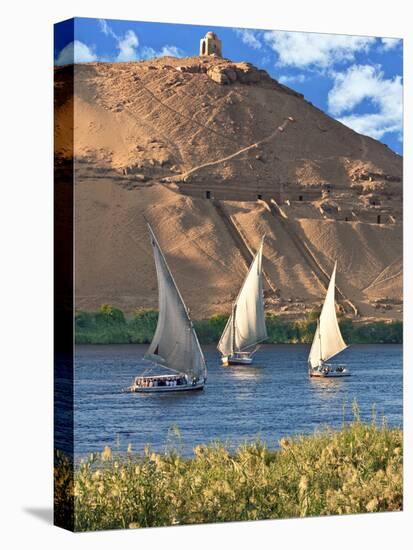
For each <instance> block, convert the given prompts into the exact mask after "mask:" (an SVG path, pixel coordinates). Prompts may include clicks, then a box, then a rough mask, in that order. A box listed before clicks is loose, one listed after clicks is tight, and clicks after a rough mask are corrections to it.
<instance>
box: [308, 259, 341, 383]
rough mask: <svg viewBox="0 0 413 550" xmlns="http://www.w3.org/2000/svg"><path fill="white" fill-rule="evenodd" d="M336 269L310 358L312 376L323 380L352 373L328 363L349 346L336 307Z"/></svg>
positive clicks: (318, 322) (309, 365) (332, 276)
mask: <svg viewBox="0 0 413 550" xmlns="http://www.w3.org/2000/svg"><path fill="white" fill-rule="evenodd" d="M336 269H337V262H336V263H335V265H334V269H333V273H332V274H331V279H330V284H329V285H328V289H327V295H326V298H325V300H324V304H323V307H322V310H321V313H320V317H319V318H318V320H317V329H316V332H315V335H314V340H313V344H312V346H311V350H310V355H309V356H308V370H309V374H310V376H317V377H322V378H326V377H328V378H333V377H334V378H339V377H340V378H341V377H343V376H350V372H349V371H348V369H347V367H346V366H344V365H332V364H330V363H327V361H328V360H329V359H331V358H332V357H334V356H335V355H337V354H339V353H340V352H342V351H343V350H345V349H346V348H347V347H348V346H347V344H346V343H345V342H344V340H343V337H342V336H341V332H340V327H339V325H338V321H337V315H336V305H335V298H334V295H335V288H336Z"/></svg>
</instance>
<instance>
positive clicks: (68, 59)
mask: <svg viewBox="0 0 413 550" xmlns="http://www.w3.org/2000/svg"><path fill="white" fill-rule="evenodd" d="M90 61H97V56H96V54H95V53H94V51H93V49H92V48H90V47H89V46H87V45H86V44H84V43H83V42H80V40H75V41H74V42H70V44H67V46H65V47H64V48H63V49H62V50H61V51H60V53H59V55H58V57H57V59H56V65H69V64H71V63H88V62H90Z"/></svg>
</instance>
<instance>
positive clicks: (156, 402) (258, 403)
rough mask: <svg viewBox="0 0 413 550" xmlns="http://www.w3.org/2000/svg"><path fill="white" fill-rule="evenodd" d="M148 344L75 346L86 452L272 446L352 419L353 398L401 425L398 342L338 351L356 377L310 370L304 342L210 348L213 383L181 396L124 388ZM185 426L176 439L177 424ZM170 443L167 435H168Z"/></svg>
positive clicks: (365, 410)
mask: <svg viewBox="0 0 413 550" xmlns="http://www.w3.org/2000/svg"><path fill="white" fill-rule="evenodd" d="M146 347H147V346H139V345H125V346H77V348H76V366H75V450H76V454H78V455H82V454H85V453H89V452H92V451H101V450H102V449H103V447H104V446H105V445H109V446H112V447H113V448H114V449H118V450H120V451H125V450H126V449H127V447H128V444H129V443H131V444H132V446H133V449H134V450H136V451H141V450H142V449H143V448H144V446H145V445H147V444H149V445H150V446H151V447H152V448H153V449H154V450H156V451H163V450H164V449H165V446H166V445H171V444H175V446H177V447H178V448H180V449H181V451H182V452H183V453H184V454H186V455H190V454H191V452H192V448H193V447H194V446H196V445H199V444H201V443H207V442H209V441H211V440H215V439H220V440H226V441H227V442H228V443H229V444H230V445H237V444H239V443H241V442H243V441H245V440H254V439H256V438H257V437H260V438H261V439H262V440H265V441H266V442H267V444H268V445H269V446H270V447H275V446H276V445H277V441H278V439H279V438H281V437H283V436H288V435H292V434H297V433H312V432H314V430H315V429H317V428H321V427H323V426H324V425H325V424H328V425H330V426H333V427H339V426H341V425H342V423H343V418H344V416H345V418H346V419H347V420H349V419H351V417H352V413H351V403H352V401H353V400H354V399H356V401H357V403H358V406H359V408H360V411H361V415H362V417H363V418H364V419H366V420H368V419H370V418H371V413H372V408H373V407H375V409H376V411H377V418H378V419H379V420H380V419H381V417H382V416H383V415H385V417H386V420H387V422H388V424H390V425H395V426H401V424H402V347H401V346H399V345H363V346H352V347H350V348H349V349H347V350H346V351H345V352H344V353H342V354H341V356H340V361H339V362H340V363H346V364H347V365H348V366H349V367H350V369H351V372H352V376H351V377H350V378H345V379H330V380H326V379H324V380H319V379H316V380H314V379H309V377H308V375H307V355H308V351H309V347H308V346H302V345H267V346H263V347H262V348H261V349H260V350H259V352H258V353H257V355H256V356H255V364H254V365H252V366H236V367H235V366H234V367H221V366H220V364H219V356H218V353H217V352H216V350H215V348H214V347H206V348H205V349H204V351H205V355H206V359H207V363H208V383H207V385H206V387H205V389H204V391H197V392H184V393H175V394H138V393H134V394H131V393H122V391H121V390H122V388H125V387H127V386H128V385H130V383H131V382H132V379H133V378H134V377H135V376H137V375H139V374H142V373H143V372H144V370H145V369H147V367H148V363H147V362H145V361H143V359H142V357H143V354H144V352H145V350H146ZM173 426H177V427H178V428H179V433H180V439H179V438H178V439H177V437H176V436H172V430H171V428H172V427H173ZM168 442H169V443H168Z"/></svg>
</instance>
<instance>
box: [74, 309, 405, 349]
mask: <svg viewBox="0 0 413 550" xmlns="http://www.w3.org/2000/svg"><path fill="white" fill-rule="evenodd" d="M157 319H158V312H157V311H156V310H152V309H148V310H139V311H137V312H136V313H135V315H134V316H133V317H132V318H131V319H126V318H125V315H124V314H123V312H122V311H121V310H119V309H116V308H114V307H112V306H110V305H107V304H106V305H103V306H102V307H101V308H100V310H99V311H98V312H94V313H90V312H83V311H81V312H78V313H77V314H76V318H75V326H76V343H77V344H148V343H149V342H150V341H151V339H152V336H153V334H154V332H155V328H156V322H157ZM227 319H228V316H226V315H214V316H212V317H211V318H209V319H204V320H200V321H195V322H194V325H195V328H196V331H197V334H198V337H199V340H200V342H201V344H216V343H217V342H218V340H219V338H220V337H221V334H222V331H223V330H224V327H225V324H226V322H227ZM266 324H267V330H268V340H267V342H268V343H269V344H291V343H292V344H309V343H311V341H312V339H313V336H314V332H315V328H316V321H315V318H314V315H313V314H311V313H310V314H309V315H307V316H306V317H305V318H304V319H302V320H298V321H297V320H296V321H287V320H284V319H280V318H279V317H277V316H275V315H271V314H270V315H267V318H266ZM340 327H341V330H342V333H343V337H344V339H345V341H346V342H347V343H349V344H378V343H384V344H400V343H402V339H403V324H402V323H401V322H400V321H393V322H384V321H375V322H370V323H363V324H362V323H353V321H352V320H351V319H347V318H344V317H343V318H341V319H340Z"/></svg>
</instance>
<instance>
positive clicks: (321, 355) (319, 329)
mask: <svg viewBox="0 0 413 550" xmlns="http://www.w3.org/2000/svg"><path fill="white" fill-rule="evenodd" d="M317 327H318V338H319V340H320V363H322V362H323V354H322V352H321V325H320V317H319V318H318V319H317Z"/></svg>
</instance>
